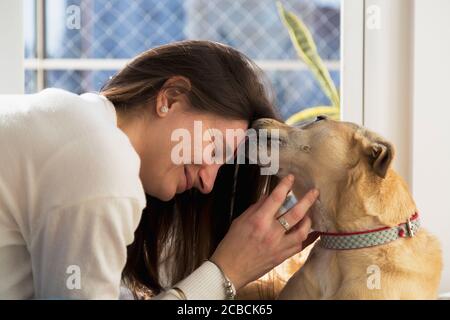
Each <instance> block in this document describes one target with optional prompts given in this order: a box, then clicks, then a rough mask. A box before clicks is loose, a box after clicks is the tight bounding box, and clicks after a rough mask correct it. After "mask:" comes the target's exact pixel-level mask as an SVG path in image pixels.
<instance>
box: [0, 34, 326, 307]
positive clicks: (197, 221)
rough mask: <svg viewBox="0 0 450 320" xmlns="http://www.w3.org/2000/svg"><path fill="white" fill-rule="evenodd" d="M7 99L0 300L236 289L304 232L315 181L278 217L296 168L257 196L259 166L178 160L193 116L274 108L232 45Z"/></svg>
mask: <svg viewBox="0 0 450 320" xmlns="http://www.w3.org/2000/svg"><path fill="white" fill-rule="evenodd" d="M0 106H1V109H0V124H1V126H0V146H1V148H2V153H1V155H0V161H1V167H0V191H1V192H0V278H1V280H2V281H1V282H0V298H31V297H35V298H59V299H61V298H95V299H100V298H107V299H109V298H113V299H114V298H118V297H119V290H120V284H121V282H123V283H125V284H126V285H127V286H128V287H129V288H130V289H131V290H132V291H133V292H134V293H135V294H137V293H139V292H142V290H146V291H147V292H150V295H151V296H157V298H160V299H225V298H233V296H234V293H235V291H236V290H239V289H240V288H242V287H243V286H244V285H246V284H247V283H249V282H251V281H253V280H256V279H257V278H259V277H260V276H262V275H263V274H264V273H266V272H267V271H269V270H270V269H272V268H273V267H274V266H276V265H278V264H279V263H281V262H282V261H284V260H285V259H287V258H289V257H290V256H292V255H294V254H295V253H297V252H299V251H300V250H301V247H302V246H301V243H302V241H304V240H305V239H306V238H307V235H308V231H309V229H310V219H309V218H303V217H304V216H305V213H306V211H307V209H308V208H309V206H310V205H311V204H312V203H313V202H314V200H315V198H316V197H317V191H311V192H310V193H309V194H308V195H307V196H305V198H304V199H302V200H301V201H299V203H298V204H297V205H296V206H295V207H293V208H292V209H291V210H289V211H288V212H287V213H286V215H285V219H286V221H287V222H288V224H289V225H290V226H295V227H294V228H293V230H290V231H289V232H287V233H286V232H285V229H284V228H283V226H282V225H281V224H280V223H279V222H278V221H277V219H276V216H277V213H278V209H279V208H280V206H281V205H282V203H283V201H284V199H285V197H286V194H287V193H288V192H289V189H290V187H291V186H292V180H293V178H292V177H290V176H288V177H285V178H284V179H282V180H281V182H280V183H279V184H278V185H277V186H276V187H275V189H274V190H273V191H272V193H271V194H270V195H269V196H266V197H262V198H260V197H259V196H260V195H261V190H262V184H263V182H264V181H263V180H264V179H263V178H264V177H261V176H260V175H259V171H258V168H256V167H254V166H249V165H241V166H239V170H235V169H236V167H235V165H232V164H226V165H220V164H215V163H213V164H207V162H206V161H204V160H205V158H204V157H202V158H201V160H202V161H200V163H199V162H195V161H186V162H185V163H181V164H180V163H177V164H175V162H174V161H173V154H172V152H173V148H174V144H175V143H174V141H172V139H171V138H172V134H173V132H174V131H176V130H179V129H184V130H187V132H189V133H192V135H194V133H195V132H194V131H195V130H194V125H195V124H194V122H195V121H200V122H201V124H202V127H203V131H207V130H210V129H213V128H214V129H218V130H219V131H221V132H225V131H226V130H227V129H234V130H245V129H247V128H248V126H249V124H250V123H251V122H252V121H253V120H255V119H257V118H261V117H272V118H273V117H276V115H275V112H274V110H273V107H272V104H271V103H270V101H269V100H268V98H267V95H266V93H265V89H264V86H263V83H262V81H261V78H260V72H259V70H258V69H257V68H256V66H255V65H254V64H252V63H251V62H250V60H249V59H247V58H246V57H245V56H244V55H242V54H241V53H239V52H237V51H236V50H234V49H232V48H230V47H227V46H224V45H220V44H217V43H213V42H206V41H184V42H178V43H174V44H170V45H166V46H162V47H159V48H156V49H153V50H150V51H147V52H145V53H143V54H142V55H140V56H138V57H137V58H135V59H134V60H133V61H132V62H130V63H129V64H128V65H127V66H126V67H125V68H124V69H123V70H121V71H120V72H119V73H118V74H117V75H115V76H114V77H113V78H112V79H111V80H110V81H109V82H108V83H107V84H106V86H105V87H104V88H103V89H102V91H101V92H100V94H99V95H98V94H93V93H90V94H84V95H81V96H77V95H74V94H71V93H68V92H65V91H62V90H57V89H47V90H44V91H43V92H41V93H39V94H36V95H29V96H25V97H15V96H12V97H9V98H2V100H1V103H0ZM203 133H204V132H203ZM210 138H211V139H210V140H211V141H206V142H204V144H206V143H216V141H213V138H212V136H210ZM235 140H236V141H234V142H235V143H231V146H230V141H225V142H224V143H225V146H228V147H230V148H233V150H236V146H237V145H238V144H239V143H241V142H242V139H240V140H239V139H235ZM233 145H234V146H233ZM203 146H204V145H203ZM193 151H194V152H193V153H195V150H194V149H193ZM212 156H213V155H212ZM208 163H210V162H208ZM235 173H237V174H236V175H235ZM233 191H234V197H233ZM255 201H256V202H255ZM144 208H145V209H144ZM231 221H233V222H232V223H231ZM127 246H128V252H127Z"/></svg>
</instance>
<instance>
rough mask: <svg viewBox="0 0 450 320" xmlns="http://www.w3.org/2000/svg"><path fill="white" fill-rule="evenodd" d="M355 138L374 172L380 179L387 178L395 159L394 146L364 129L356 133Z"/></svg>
mask: <svg viewBox="0 0 450 320" xmlns="http://www.w3.org/2000/svg"><path fill="white" fill-rule="evenodd" d="M355 138H356V140H357V141H359V143H360V145H361V147H362V149H363V152H364V154H365V155H366V156H367V157H368V161H369V165H370V166H371V167H372V169H373V172H374V173H375V174H377V175H378V176H379V177H381V178H385V177H386V174H387V172H388V169H389V168H390V166H391V164H392V160H393V159H394V155H395V150H394V146H393V145H392V144H391V143H390V142H388V141H386V140H385V139H384V138H382V137H381V136H379V135H377V134H375V133H373V132H371V131H368V130H366V129H363V128H361V129H360V130H358V131H357V132H356V133H355Z"/></svg>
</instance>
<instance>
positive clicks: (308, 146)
mask: <svg viewBox="0 0 450 320" xmlns="http://www.w3.org/2000/svg"><path fill="white" fill-rule="evenodd" d="M253 128H255V129H257V130H258V129H268V132H270V129H278V130H279V137H276V136H275V137H274V136H272V139H278V140H279V143H278V145H279V168H280V169H279V172H278V176H281V177H282V176H285V175H287V174H289V173H292V174H293V175H294V176H295V178H296V181H295V185H294V189H293V191H294V193H295V194H296V195H297V196H302V195H304V194H305V193H306V192H307V191H308V190H309V189H311V188H313V187H315V188H318V189H319V190H320V198H319V200H320V201H321V202H322V203H323V202H327V201H328V202H330V203H325V205H326V206H328V207H330V208H331V209H333V207H336V206H337V205H338V203H332V202H333V201H338V200H339V199H336V197H337V194H340V193H342V192H343V191H344V189H346V190H347V189H348V188H349V187H350V185H352V184H353V183H356V181H360V180H361V179H363V180H364V181H365V184H366V185H367V184H369V185H370V184H372V183H377V182H380V181H382V180H383V179H384V178H385V177H386V176H387V174H388V172H389V171H390V167H391V164H392V160H393V158H394V148H393V146H392V144H391V143H389V142H388V141H386V140H385V139H383V138H382V137H380V136H379V135H377V134H375V133H373V132H371V131H369V130H367V129H365V128H363V127H360V126H358V125H356V124H353V123H349V122H341V121H334V120H331V119H329V118H328V117H326V116H319V117H317V119H316V120H315V121H313V122H310V123H307V124H305V125H303V126H301V127H291V126H288V125H286V124H283V123H280V122H278V121H275V120H272V119H260V120H258V121H256V122H255V123H254V124H253ZM270 145H271V144H270V143H269V144H268V147H270ZM334 209H336V208H334ZM322 218H323V219H329V220H333V219H337V217H322ZM313 221H314V219H313Z"/></svg>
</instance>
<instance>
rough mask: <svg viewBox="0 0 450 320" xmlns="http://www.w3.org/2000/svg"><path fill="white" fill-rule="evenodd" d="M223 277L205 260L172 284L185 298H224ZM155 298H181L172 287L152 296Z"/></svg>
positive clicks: (217, 269)
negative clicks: (187, 274) (186, 275)
mask: <svg viewBox="0 0 450 320" xmlns="http://www.w3.org/2000/svg"><path fill="white" fill-rule="evenodd" d="M224 282H225V279H224V277H223V275H222V272H221V271H220V270H219V268H218V267H217V266H216V265H215V264H214V263H212V262H209V261H205V262H204V263H203V264H202V265H201V266H200V267H198V268H197V269H196V270H195V271H194V272H193V273H191V274H190V275H189V276H188V277H186V278H185V279H183V280H182V281H180V282H179V283H177V284H176V285H174V287H178V288H180V289H181V290H182V291H183V292H184V294H185V295H186V298H187V300H224V299H225V287H224ZM153 299H157V300H177V299H182V297H180V296H179V294H178V292H176V291H175V290H173V289H169V290H167V291H164V292H162V293H160V294H159V295H157V296H156V297H154V298H153Z"/></svg>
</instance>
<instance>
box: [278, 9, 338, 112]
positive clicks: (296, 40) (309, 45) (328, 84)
mask: <svg viewBox="0 0 450 320" xmlns="http://www.w3.org/2000/svg"><path fill="white" fill-rule="evenodd" d="M277 6H278V11H279V13H280V16H281V19H282V21H283V23H284V24H285V26H286V27H287V29H288V31H289V36H290V37H291V40H292V42H293V44H294V47H295V49H296V51H297V54H298V55H299V56H300V58H301V59H302V60H303V61H304V62H305V63H306V65H307V66H308V67H309V69H310V70H311V71H312V72H313V74H314V76H315V77H316V79H317V81H318V82H319V84H320V86H321V88H322V90H323V92H324V93H325V95H326V96H327V97H328V98H329V99H330V101H331V103H332V105H333V106H334V107H336V108H339V106H340V101H339V94H338V91H337V90H336V86H335V85H334V83H333V80H332V79H331V76H330V73H329V72H328V70H327V68H326V67H325V65H324V63H323V61H322V59H321V58H320V56H319V54H318V52H317V48H316V44H315V42H314V39H313V37H312V35H311V33H310V32H309V30H308V28H307V27H306V26H305V24H304V23H303V22H302V21H301V20H300V19H299V18H298V17H297V16H295V14H293V13H292V12H289V11H287V10H285V9H284V7H283V5H282V4H281V3H280V2H277Z"/></svg>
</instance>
